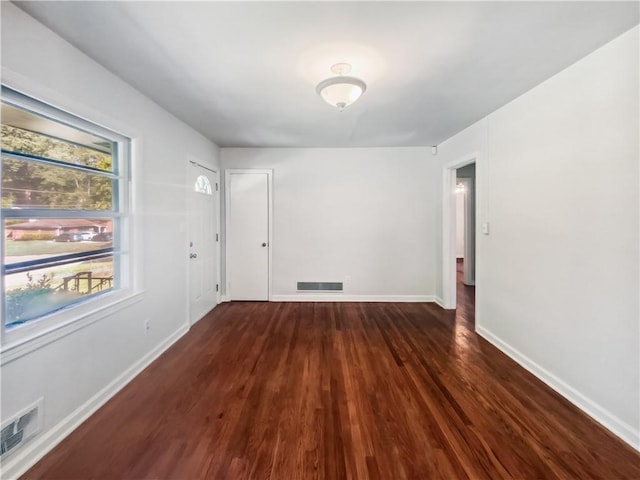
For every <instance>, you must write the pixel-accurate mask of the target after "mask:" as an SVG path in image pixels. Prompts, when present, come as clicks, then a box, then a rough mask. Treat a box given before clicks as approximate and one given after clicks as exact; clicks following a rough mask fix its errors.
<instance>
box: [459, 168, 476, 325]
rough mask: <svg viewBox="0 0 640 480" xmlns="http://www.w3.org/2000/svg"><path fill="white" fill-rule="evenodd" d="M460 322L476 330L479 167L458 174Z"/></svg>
mask: <svg viewBox="0 0 640 480" xmlns="http://www.w3.org/2000/svg"><path fill="white" fill-rule="evenodd" d="M455 174H456V189H455V202H456V208H455V217H456V220H455V227H456V252H455V255H456V276H455V278H456V282H455V283H456V319H457V320H458V321H461V322H465V323H468V324H469V325H468V326H469V327H471V328H473V327H474V326H475V284H476V196H475V190H476V188H475V185H476V181H475V180H476V164H475V162H474V163H470V164H467V165H465V166H463V167H459V168H457V169H456V170H455Z"/></svg>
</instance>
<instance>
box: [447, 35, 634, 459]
mask: <svg viewBox="0 0 640 480" xmlns="http://www.w3.org/2000/svg"><path fill="white" fill-rule="evenodd" d="M638 58H639V52H638V27H636V28H634V29H633V30H631V31H629V32H627V33H625V34H623V35H622V36H621V37H619V38H617V39H615V40H614V41H612V42H611V43H609V44H607V45H605V46H604V47H602V48H600V49H599V50H597V51H595V52H594V53H592V54H590V55H589V56H587V57H585V58H584V59H582V60H581V61H579V62H577V63H576V64H574V65H572V66H571V67H569V68H567V69H566V70H564V71H563V72H560V73H559V74H557V75H555V76H554V77H552V78H550V79H549V80H547V81H546V82H544V83H542V84H540V85H539V86H537V87H535V88H534V89H532V90H531V91H529V92H528V93H526V94H524V95H522V96H521V97H519V98H518V99H516V100H514V101H513V102H511V103H509V104H508V105H506V106H504V107H503V108H501V109H499V110H497V111H496V112H494V113H493V114H491V115H489V116H488V117H487V118H485V119H484V120H482V121H480V122H478V123H477V124H475V125H473V126H471V127H469V128H468V129H466V130H464V131H463V132H461V133H460V134H458V135H456V136H454V137H452V138H451V139H449V140H447V141H446V142H444V143H443V144H441V145H440V146H439V151H440V155H439V159H440V160H441V161H442V162H443V164H444V163H446V162H449V161H452V160H455V159H457V158H460V157H463V156H465V155H468V154H469V153H472V152H479V159H478V163H477V168H478V170H477V171H478V179H477V181H478V184H477V185H478V193H479V198H478V202H479V218H478V229H479V228H480V226H481V224H482V222H486V221H489V222H490V227H491V234H490V235H489V236H485V235H481V234H480V233H479V232H478V257H477V260H478V263H477V277H476V280H477V296H476V300H477V311H478V316H477V328H478V331H479V332H480V333H481V334H482V335H484V336H485V337H486V338H488V339H490V340H491V341H492V342H494V343H495V344H497V345H498V346H500V348H502V349H503V350H505V351H506V352H507V353H508V354H510V355H511V356H512V357H514V358H516V359H517V360H518V361H519V362H520V363H522V364H523V365H525V366H526V367H527V368H529V369H530V370H532V371H533V372H534V373H536V374H537V375H538V376H540V377H541V378H543V379H544V380H545V381H546V382H547V383H549V384H551V385H552V386H553V387H554V388H556V389H557V390H559V391H560V392H561V393H562V394H564V395H565V396H567V397H568V398H569V399H570V400H572V401H573V402H574V403H576V404H578V405H579V406H581V407H582V408H583V409H585V410H586V411H587V412H588V413H590V414H591V415H593V416H594V417H595V418H596V419H598V420H600V421H601V422H602V423H604V424H605V425H606V426H608V427H609V428H610V429H612V430H613V431H614V432H616V433H617V434H618V435H620V436H622V437H623V438H624V439H625V440H627V441H628V442H629V443H631V444H633V445H635V446H636V448H639V447H640V442H639V432H640V428H639V422H640V414H639V409H640V394H639V391H640V383H639V380H640V371H639V365H640V354H639V349H640V332H639V318H640V311H639V245H640V239H639V235H638V224H639V209H638V202H639V195H638V191H639V184H638V173H639V158H640V151H639V145H638V143H639V131H640V130H639V127H640V125H639V120H638V118H639V108H638V101H639V98H638V90H639V82H638ZM441 287H442V286H441V285H440V284H438V292H439V293H440V292H441V291H442V290H441Z"/></svg>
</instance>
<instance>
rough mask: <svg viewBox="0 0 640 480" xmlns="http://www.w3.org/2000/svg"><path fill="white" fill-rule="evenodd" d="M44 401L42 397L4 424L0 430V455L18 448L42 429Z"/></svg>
mask: <svg viewBox="0 0 640 480" xmlns="http://www.w3.org/2000/svg"><path fill="white" fill-rule="evenodd" d="M42 401H43V399H42V398H41V399H40V400H38V401H37V402H36V403H34V404H33V405H31V406H29V407H27V408H26V409H24V410H23V411H22V412H21V413H19V414H18V415H15V416H14V417H13V418H12V419H11V420H8V421H7V422H6V423H4V424H3V425H2V429H1V430H0V452H1V453H0V455H1V456H2V457H4V456H5V455H7V454H9V453H11V452H13V451H14V450H16V449H17V448H18V447H19V446H20V445H22V444H23V443H24V442H26V441H27V440H29V439H30V438H31V437H33V436H34V435H36V434H37V433H38V432H39V431H40V429H41V428H42Z"/></svg>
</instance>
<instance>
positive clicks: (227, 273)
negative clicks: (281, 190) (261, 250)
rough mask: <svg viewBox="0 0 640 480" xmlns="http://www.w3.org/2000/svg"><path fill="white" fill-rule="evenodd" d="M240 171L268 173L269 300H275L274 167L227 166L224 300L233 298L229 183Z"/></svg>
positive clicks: (225, 174)
mask: <svg viewBox="0 0 640 480" xmlns="http://www.w3.org/2000/svg"><path fill="white" fill-rule="evenodd" d="M240 173H256V174H263V175H264V174H266V175H267V197H268V198H267V202H268V207H267V214H268V216H269V218H268V229H269V234H268V240H267V241H268V248H269V251H268V254H269V259H268V266H267V269H268V271H269V274H268V277H269V278H268V286H267V290H268V291H267V300H268V301H270V302H271V301H274V300H273V298H272V297H273V295H272V293H271V292H273V289H272V277H273V267H272V265H273V170H272V169H264V168H227V169H225V171H224V222H225V230H224V231H225V249H224V250H225V252H224V253H225V300H224V301H230V299H231V286H230V285H229V280H230V279H231V275H230V272H231V262H230V259H229V245H228V244H227V243H226V242H227V240H228V239H229V232H230V228H229V222H230V215H229V209H230V205H231V202H230V200H231V199H230V191H229V184H230V182H231V175H233V174H240Z"/></svg>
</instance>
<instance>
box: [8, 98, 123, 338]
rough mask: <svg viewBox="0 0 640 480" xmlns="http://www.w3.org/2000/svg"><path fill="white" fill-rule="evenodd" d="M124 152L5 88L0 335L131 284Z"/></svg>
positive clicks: (92, 129) (101, 132) (89, 128)
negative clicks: (0, 326)
mask: <svg viewBox="0 0 640 480" xmlns="http://www.w3.org/2000/svg"><path fill="white" fill-rule="evenodd" d="M129 144H130V142H129V140H128V139H127V138H125V137H123V136H121V135H118V134H116V133H114V132H111V131H108V130H106V129H104V128H102V127H99V126H97V125H93V124H91V123H89V122H87V121H85V120H82V119H80V118H77V117H75V116H73V115H70V114H68V113H66V112H63V111H60V110H58V109H56V108H54V107H51V106H49V105H46V104H43V103H41V102H38V101H36V100H34V99H32V98H29V97H26V96H24V95H22V94H20V93H18V92H15V91H13V90H10V89H8V88H5V87H2V166H1V168H2V171H1V173H2V175H1V176H2V222H1V224H0V228H1V229H2V250H3V265H2V266H3V271H2V274H3V275H2V281H3V289H2V293H3V295H2V309H3V315H2V317H3V319H4V324H3V328H4V332H10V331H12V330H15V329H18V328H20V327H21V326H23V325H26V324H33V323H35V322H37V321H39V320H41V319H43V318H45V317H46V318H52V317H53V316H55V314H57V313H60V312H61V311H68V310H69V309H70V308H74V307H76V306H78V305H80V304H86V303H87V302H88V301H91V300H94V299H97V298H98V297H104V296H105V294H112V293H113V292H116V291H119V290H122V289H124V288H126V287H127V286H128V279H127V278H126V276H125V275H124V272H126V271H127V268H125V267H126V263H125V262H126V258H127V244H128V242H127V235H125V233H126V232H127V229H128V212H129V178H128V177H129V168H128V161H129V147H130V145H129Z"/></svg>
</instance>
